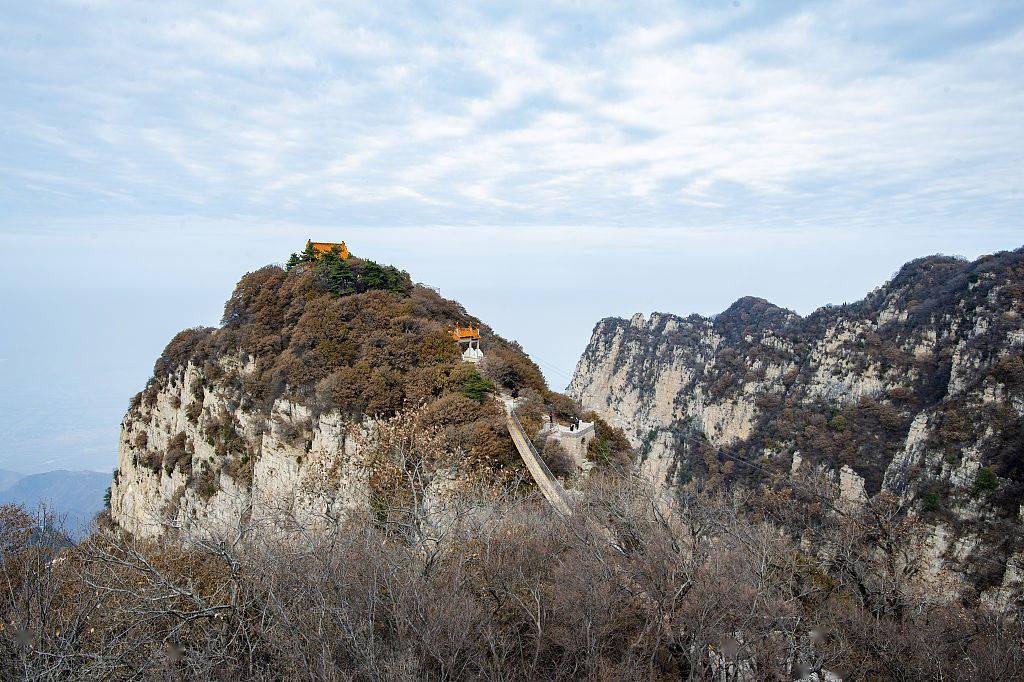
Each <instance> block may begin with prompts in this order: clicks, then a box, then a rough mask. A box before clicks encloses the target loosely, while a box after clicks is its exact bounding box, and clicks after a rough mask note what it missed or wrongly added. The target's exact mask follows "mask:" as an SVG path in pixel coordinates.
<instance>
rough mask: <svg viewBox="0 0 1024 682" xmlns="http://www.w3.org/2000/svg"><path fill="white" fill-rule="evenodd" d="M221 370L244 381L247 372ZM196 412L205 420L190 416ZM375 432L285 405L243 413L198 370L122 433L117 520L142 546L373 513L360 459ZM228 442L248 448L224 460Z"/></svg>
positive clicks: (148, 405) (177, 380) (154, 400)
mask: <svg viewBox="0 0 1024 682" xmlns="http://www.w3.org/2000/svg"><path fill="white" fill-rule="evenodd" d="M221 364H222V365H226V366H227V369H229V370H230V369H232V368H231V367H230V366H231V365H232V364H234V365H235V369H238V370H240V371H243V372H244V368H243V366H242V365H241V363H231V362H230V361H225V360H222V361H221ZM250 367H251V364H250ZM243 376H244V374H243ZM195 404H198V405H201V408H202V409H201V411H197V410H196V409H195V408H192V410H191V411H190V410H189V408H188V407H186V406H189V405H195ZM372 425H373V422H372V421H371V420H365V421H363V422H353V421H352V420H350V419H346V418H344V417H342V416H341V415H340V413H338V412H329V413H326V414H321V415H319V416H317V417H315V418H314V417H313V415H312V412H311V410H310V409H309V408H308V407H305V406H303V405H301V404H298V403H295V402H291V401H289V400H285V399H278V400H276V401H275V402H274V405H273V408H272V410H271V414H270V416H269V418H267V416H266V415H264V414H262V413H260V412H258V411H254V410H251V409H243V408H241V407H240V406H239V400H238V396H237V394H236V393H235V392H233V391H232V390H231V389H230V388H229V387H228V386H227V385H225V384H223V383H220V382H217V381H211V380H210V378H209V377H206V376H204V374H203V372H202V370H200V369H199V368H197V367H196V366H195V365H193V364H191V363H190V364H189V365H187V366H186V367H185V368H184V370H183V371H182V372H181V373H180V374H178V375H175V376H172V377H171V378H170V379H169V380H168V381H167V383H166V385H165V386H163V387H162V388H161V389H160V390H159V391H156V392H155V393H154V394H152V395H151V396H150V397H149V398H148V399H147V400H146V401H145V402H144V403H143V404H142V405H140V407H139V408H138V410H137V411H133V412H130V413H129V415H128V416H127V417H126V419H125V421H124V423H123V424H122V430H121V438H120V444H119V455H118V470H117V474H116V476H115V480H114V484H113V486H112V490H111V516H112V518H113V519H114V521H115V522H117V523H118V524H119V525H120V526H121V527H122V528H123V529H125V530H127V531H129V532H131V533H133V534H135V535H136V536H138V537H157V536H160V535H163V534H164V533H165V532H166V531H167V529H168V528H176V529H180V530H182V531H184V532H185V533H186V534H189V535H196V534H198V535H222V534H225V533H228V532H230V531H231V530H232V529H233V528H237V527H238V525H239V523H240V522H242V521H250V520H251V521H257V522H258V521H260V520H266V521H267V522H268V523H274V524H279V523H281V522H282V520H285V519H287V520H294V521H295V522H297V523H300V524H302V525H303V526H304V527H311V528H315V527H317V526H318V525H323V524H327V523H331V522H333V521H335V520H339V519H340V518H341V517H342V516H343V515H344V514H345V513H346V512H347V511H349V510H351V509H354V508H357V507H359V506H362V507H365V505H366V501H367V495H368V488H367V485H366V472H367V470H366V469H365V467H363V466H361V461H362V460H361V457H360V455H361V452H362V446H363V444H364V442H365V440H366V438H367V434H368V433H369V431H370V428H371V427H372ZM225 432H228V433H227V434H226V433H225ZM224 435H228V438H231V439H234V440H235V441H236V442H237V444H239V445H240V447H238V448H235V449H234V450H233V451H232V452H231V453H225V452H224V451H223V440H222V439H223V437H224ZM175 440H176V441H177V442H175ZM219 445H220V446H221V447H220V448H218V446H219ZM159 452H164V453H175V454H179V457H185V458H188V460H189V464H188V466H181V462H180V460H179V461H178V462H176V463H175V464H176V466H172V467H170V468H169V467H168V464H169V461H168V457H167V456H166V455H165V456H164V457H163V458H162V459H163V461H160V462H157V461H155V460H154V459H153V453H159ZM328 472H329V473H330V475H327V474H328Z"/></svg>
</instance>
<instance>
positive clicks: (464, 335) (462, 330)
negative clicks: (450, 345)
mask: <svg viewBox="0 0 1024 682" xmlns="http://www.w3.org/2000/svg"><path fill="white" fill-rule="evenodd" d="M451 334H452V338H453V339H455V340H456V341H463V340H465V339H474V340H475V339H479V338H480V327H474V326H473V325H469V326H468V327H460V326H459V325H455V328H454V329H452V330H451Z"/></svg>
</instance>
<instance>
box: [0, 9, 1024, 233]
mask: <svg viewBox="0 0 1024 682" xmlns="http://www.w3.org/2000/svg"><path fill="white" fill-rule="evenodd" d="M228 7H229V8H230V9H224V8H219V9H212V8H211V6H208V5H205V4H196V5H194V6H191V7H188V6H185V7H182V6H179V5H164V6H147V7H146V8H141V7H139V6H137V5H135V4H133V3H116V2H112V3H99V4H96V3H93V4H89V5H88V6H86V7H84V8H83V7H75V8H62V7H60V6H59V5H49V4H46V3H43V4H41V5H40V6H39V8H38V9H37V10H36V12H34V13H28V14H26V15H25V16H20V15H19V16H12V17H7V18H5V19H4V23H5V24H8V23H10V24H12V25H13V26H14V29H13V30H12V31H11V35H12V39H11V40H9V41H7V44H6V45H5V46H4V47H2V48H0V67H2V72H3V73H6V74H8V75H7V76H6V77H4V83H5V84H6V86H7V90H8V91H10V92H15V93H20V95H19V96H15V97H11V98H7V99H6V100H5V101H4V102H3V103H2V104H0V114H3V115H4V116H5V118H6V120H8V121H9V122H10V124H9V130H8V132H7V135H6V136H5V138H0V140H2V143H3V144H4V147H5V149H7V151H8V153H6V154H5V156H6V157H7V162H6V163H5V168H6V169H7V170H4V169H0V173H3V177H4V178H5V184H7V185H8V186H9V188H10V189H9V191H8V194H5V195H4V196H5V197H6V198H11V197H13V198H15V199H16V201H15V203H16V204H17V206H18V207H19V210H21V211H23V212H25V213H29V214H31V213H32V212H43V213H54V212H56V213H59V212H61V211H74V210H82V209H81V206H82V205H83V204H89V203H90V202H92V201H93V199H94V198H95V197H96V196H103V197H106V199H104V202H105V203H104V204H103V207H104V210H106V211H108V212H109V211H111V210H116V206H117V204H118V202H124V203H125V210H127V209H128V208H129V207H130V210H132V211H133V212H137V211H140V210H142V211H146V210H152V212H154V213H156V212H161V213H167V212H175V211H178V212H193V211H201V212H204V213H207V214H209V215H211V216H218V215H236V214H250V213H256V214H261V215H266V216H267V217H270V218H285V219H296V220H317V219H320V218H322V217H324V216H338V215H341V216H345V219H346V220H352V221H356V222H360V223H361V224H367V225H372V224H393V223H394V222H396V221H397V222H406V223H408V224H416V223H421V222H442V223H448V224H478V223H492V224H501V223H505V224H524V223H534V224H546V223H551V222H557V223H563V224H567V223H573V222H575V223H586V224H605V225H619V224H623V223H624V222H625V223H628V224H645V225H652V226H665V225H678V226H696V225H700V226H715V225H719V226H723V227H737V226H746V225H756V224H758V223H762V224H766V225H772V226H776V227H777V226H780V225H785V224H790V225H810V224H813V223H815V222H817V223H821V222H822V221H826V220H827V221H832V222H838V223H840V224H845V225H847V226H857V225H860V226H862V227H864V226H868V225H872V224H875V225H878V226H879V227H885V226H893V225H902V224H904V223H907V222H908V221H909V222H913V223H916V224H930V225H933V226H939V227H941V225H942V224H947V225H955V224H960V223H963V222H965V221H971V222H973V223H974V224H977V225H998V224H1006V223H1009V222H1014V221H1016V222H1018V223H1019V220H1020V218H1021V213H1022V210H1021V209H1022V206H1024V196H1022V192H1021V187H1022V185H1024V177H1022V176H1024V170H1022V168H1021V166H1020V164H1019V163H1018V160H1019V158H1020V157H1021V156H1022V153H1024V134H1022V133H1024V123H1022V121H1024V116H1022V114H1024V94H1022V88H1021V77H1020V75H1019V74H1020V73H1021V72H1024V16H1022V12H1021V11H1015V10H1014V9H1013V8H1007V6H1005V5H999V4H986V3H980V4H973V5H971V6H970V7H965V6H962V5H960V4H958V3H954V2H949V3H947V4H945V5H944V6H942V7H936V6H935V5H934V3H918V4H910V5H905V4H901V5H900V6H894V5H892V4H891V3H880V2H879V3H868V2H853V1H852V0H851V1H849V2H847V1H836V2H830V3H821V4H816V5H813V6H811V7H810V8H807V9H803V10H800V11H795V12H789V13H787V12H786V11H783V10H781V9H780V8H779V7H777V6H774V5H759V4H757V3H751V2H744V3H742V4H741V5H740V6H739V7H735V6H733V5H732V4H728V3H726V4H723V5H722V6H720V7H718V8H711V9H708V8H707V7H704V6H702V7H695V6H691V7H686V6H681V7H679V8H676V9H670V8H666V7H664V6H661V5H652V6H649V7H647V6H638V7H637V8H635V11H634V12H631V13H630V14H629V16H626V15H621V16H618V15H616V14H615V10H613V9H611V8H610V6H606V7H602V8H598V9H597V10H595V11H593V12H592V13H590V14H587V15H585V14H584V13H582V12H580V13H577V14H574V10H573V8H572V6H565V7H561V8H560V9H558V14H545V13H543V12H542V11H540V10H527V11H524V12H522V13H520V14H519V15H518V16H516V17H514V18H510V17H508V16H501V17H500V18H499V17H491V16H488V15H486V14H485V13H481V12H478V11H477V10H475V9H474V8H473V7H472V6H453V7H448V8H446V12H447V16H441V13H436V14H432V13H429V12H426V11H423V12H419V11H418V10H417V9H416V8H414V7H410V8H407V10H406V11H404V12H399V11H395V10H390V11H385V10H379V9H376V8H374V7H372V6H364V5H351V6H348V7H334V6H332V5H324V4H319V3H314V2H301V3H281V4H278V5H273V4H270V5H262V6H260V7H259V8H254V7H251V6H248V5H246V6H241V5H236V6H232V5H229V6H228ZM67 11H75V12H78V13H79V14H78V15H77V16H76V17H74V18H75V19H77V21H74V22H71V21H69V22H66V23H65V24H64V26H66V27H67V28H65V29H63V30H64V31H66V32H65V33H59V32H58V33H52V32H51V31H47V33H46V37H45V38H44V39H42V40H40V38H39V31H40V30H42V28H43V27H44V26H48V24H49V23H50V22H49V20H50V19H52V18H53V17H54V16H56V15H58V14H60V13H61V12H67ZM79 174H80V175H83V176H85V177H87V180H86V181H77V182H76V181H72V180H71V178H72V177H74V176H76V175H79ZM55 193H56V194H58V195H60V196H64V197H67V201H66V202H64V203H58V204H56V205H55V204H54V203H53V200H52V196H53V195H54V194H55ZM75 198H78V199H79V201H78V202H77V203H76V202H75V201H74V200H75Z"/></svg>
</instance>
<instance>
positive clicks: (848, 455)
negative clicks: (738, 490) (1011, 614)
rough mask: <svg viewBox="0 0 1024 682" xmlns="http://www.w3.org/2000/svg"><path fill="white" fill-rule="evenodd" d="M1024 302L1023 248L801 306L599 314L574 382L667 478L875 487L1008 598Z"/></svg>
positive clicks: (920, 269) (1022, 391)
mask: <svg viewBox="0 0 1024 682" xmlns="http://www.w3.org/2000/svg"><path fill="white" fill-rule="evenodd" d="M1022 314H1024V250H1018V251H1014V252H1007V253H1000V254H996V255H993V256H986V257H983V258H980V259H979V260H977V261H975V262H966V261H963V260H960V259H955V258H948V257H940V256H935V257H929V258H923V259H920V260H917V261H914V262H911V263H909V264H907V265H906V266H904V267H903V268H902V269H901V270H900V272H899V273H898V274H897V275H896V276H895V277H894V278H893V279H892V280H891V281H890V282H888V283H887V284H885V285H884V286H882V287H880V288H878V289H876V290H875V291H873V292H871V293H870V294H869V295H868V296H867V297H866V298H864V299H863V300H862V301H859V302H857V303H853V304H848V305H843V306H829V307H826V308H822V309H820V310H818V311H816V312H815V313H813V314H811V315H809V316H807V317H800V316H799V315H797V314H795V313H793V312H791V311H788V310H783V309H780V308H778V307H776V306H774V305H772V304H771V303H768V302H767V301H764V300H761V299H756V298H745V299H741V300H739V301H737V302H736V303H735V304H734V305H732V306H731V307H730V308H729V309H728V310H726V311H725V312H723V313H721V314H720V315H717V316H715V317H712V318H705V317H701V316H698V315H691V316H689V317H678V316H676V315H670V314H662V313H655V314H652V315H651V316H650V317H649V318H645V317H644V316H643V315H639V314H638V315H635V316H634V317H633V318H632V319H630V320H624V319H619V318H609V319H605V320H602V321H600V322H599V323H598V324H597V326H596V327H595V329H594V332H593V336H592V338H591V340H590V343H589V345H588V347H587V349H586V350H585V352H584V354H583V356H582V358H581V359H580V361H579V364H578V366H577V368H576V372H575V374H574V377H573V380H572V383H571V385H570V389H569V393H570V395H571V396H573V397H575V398H577V399H579V400H580V401H581V402H582V403H583V406H584V408H585V409H592V410H594V411H595V412H596V413H597V414H599V415H601V416H602V417H604V418H605V419H606V420H608V421H609V422H610V423H611V424H613V425H614V426H618V427H621V428H622V429H623V430H624V431H625V433H626V434H627V436H628V437H629V438H630V440H631V441H632V443H633V444H634V445H635V446H636V447H637V448H638V452H639V453H640V454H639V459H638V462H637V465H638V467H639V469H640V470H641V471H643V472H644V473H645V474H646V475H647V476H649V477H650V478H651V479H653V480H654V481H656V482H657V483H659V484H661V485H665V486H684V485H686V484H688V483H691V482H693V483H694V484H699V483H700V481H701V480H702V478H703V477H704V476H706V475H708V473H709V467H710V468H719V469H721V470H722V471H724V472H725V473H726V474H727V475H729V476H732V477H736V478H747V479H750V480H753V481H757V480H762V479H765V478H767V477H770V476H772V475H773V474H774V472H787V473H792V474H793V475H796V474H797V472H800V471H807V470H808V469H809V468H813V469H818V470H823V471H826V472H831V475H832V477H833V479H834V481H835V484H836V486H837V487H841V488H842V493H843V495H844V496H845V497H847V498H851V499H864V498H866V497H868V496H874V495H878V494H879V493H880V492H881V491H883V490H884V491H886V492H888V493H890V494H892V495H894V496H896V497H897V498H898V499H899V500H900V502H901V503H902V504H903V505H904V506H905V507H906V508H907V509H908V510H909V513H912V514H919V515H921V516H922V517H923V518H924V519H926V520H927V522H928V523H929V524H930V525H931V527H932V528H934V529H935V533H934V544H935V547H936V549H935V553H936V556H937V557H941V558H944V559H946V560H949V561H952V562H953V563H955V564H956V565H957V566H958V567H962V568H964V569H965V573H966V574H968V575H969V576H970V579H971V580H972V581H973V582H974V584H975V586H976V587H978V588H979V589H981V590H988V594H989V596H990V597H991V598H994V599H1002V598H1006V594H1008V593H1007V592H1006V590H1004V591H1003V592H1000V591H999V590H1000V589H1001V588H1006V589H1009V588H1008V587H1007V584H1008V583H1014V584H1016V583H1017V582H1019V580H1018V579H1017V578H1016V577H1015V576H1016V572H1015V569H1013V566H1019V565H1021V563H1022V562H1021V554H1020V549H1021V548H1022V547H1024V544H1022V543H1021V523H1020V522H1021V516H1020V515H1021V507H1020V505H1021V502H1022V491H1024V452H1022V448H1024V430H1022V424H1024V419H1022V418H1024V363H1022V353H1024V317H1022ZM719 473H721V471H720V472H719ZM993 557H995V560H992V558H993ZM1008 557H1012V560H1011V561H1010V568H1009V569H1007V562H1006V560H1007V558H1008ZM1000 586H1001V587H1000Z"/></svg>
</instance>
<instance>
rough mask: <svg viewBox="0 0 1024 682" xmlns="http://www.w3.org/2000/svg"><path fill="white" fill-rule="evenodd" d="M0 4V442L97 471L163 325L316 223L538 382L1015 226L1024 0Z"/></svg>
mask: <svg viewBox="0 0 1024 682" xmlns="http://www.w3.org/2000/svg"><path fill="white" fill-rule="evenodd" d="M782 4H784V5H785V6H784V7H782V6H780V5H782ZM0 26H2V27H3V30H4V34H5V40H4V42H3V44H2V45H0V84H2V87H3V91H4V93H5V96H4V97H3V98H2V99H0V114H2V116H3V120H4V125H3V127H2V129H0V201H2V202H3V206H4V209H5V210H4V213H3V215H2V216H0V245H2V250H3V251H2V252H3V254H4V255H5V258H4V261H5V267H4V268H3V269H2V270H0V314H2V316H3V320H4V321H5V323H4V325H3V329H4V331H3V333H2V334H0V389H2V390H0V410H2V412H3V414H4V415H5V418H4V420H3V421H2V422H0V468H7V469H15V470H19V471H24V472H35V471H43V470H47V469H56V468H72V469H74V468H89V469H98V470H109V469H110V468H112V467H113V465H114V463H115V460H116V439H117V430H118V424H119V421H120V418H121V416H122V415H123V413H124V410H125V408H126V406H127V404H128V400H129V399H130V397H131V395H132V394H134V393H135V392H136V391H138V390H139V389H140V388H141V387H142V386H143V384H144V382H145V380H146V378H147V377H148V375H149V373H150V371H151V368H152V363H153V361H154V360H155V358H156V357H157V355H158V354H159V353H160V350H161V349H162V348H163V346H164V345H165V344H166V342H167V341H168V340H169V338H170V337H171V335H172V334H173V333H174V332H176V331H178V330H179V329H181V328H184V327H189V326H195V325H198V324H216V323H217V321H218V319H219V317H220V309H221V306H222V304H223V301H224V300H225V299H226V298H227V296H228V295H229V294H230V291H231V288H232V286H233V284H234V282H235V281H237V279H238V278H239V276H240V275H241V274H242V273H244V272H245V271H246V270H252V269H254V268H256V267H259V266H261V265H263V264H265V263H268V262H280V261H283V260H284V258H286V257H287V254H288V253H289V252H291V251H295V250H298V249H299V248H301V246H302V245H303V244H304V242H305V240H306V239H307V238H310V237H313V238H318V239H323V240H341V239H344V240H346V241H347V242H348V243H349V245H350V246H351V247H352V249H353V251H355V252H356V253H357V254H360V255H366V256H369V257H371V258H374V259H376V260H379V261H382V262H389V263H394V264H396V265H398V266H400V267H402V268H404V269H407V270H409V271H410V272H411V274H412V275H413V278H414V279H415V280H418V281H422V282H425V283H427V284H430V285H432V286H437V287H439V288H440V290H441V291H442V293H444V294H445V295H447V296H450V297H452V298H455V299H457V300H459V301H460V302H462V303H463V304H464V305H466V307H467V308H468V309H469V310H470V311H471V312H472V313H474V314H476V315H478V316H480V317H481V318H483V319H485V320H487V321H488V322H489V323H491V324H492V325H493V326H494V327H495V328H496V329H497V330H498V331H499V332H500V333H502V334H503V335H505V336H507V337H511V338H515V339H517V340H519V341H520V342H521V343H522V344H523V345H524V347H525V349H526V350H527V351H528V352H529V353H531V355H533V356H534V358H535V359H537V360H538V361H539V362H540V364H541V366H542V368H543V369H544V371H545V373H546V374H547V376H548V379H549V381H550V382H551V384H552V385H553V386H556V387H562V386H564V385H565V384H566V383H567V382H568V374H569V373H571V371H572V368H573V365H574V363H575V361H576V358H577V357H578V356H579V353H580V352H581V351H582V349H583V347H584V346H585V344H586V342H587V339H588V337H589V333H590V330H591V329H592V327H593V325H594V324H595V323H596V322H597V320H599V319H600V318H602V317H606V316H609V315H624V316H628V315H630V314H632V313H634V312H637V311H643V312H651V311H653V310H661V311H666V312H675V313H679V314H687V313H690V312H698V313H702V314H714V313H717V312H719V311H721V310H723V309H724V308H725V307H727V306H728V305H729V304H730V303H731V302H732V301H733V300H735V299H736V298H738V297H740V296H743V295H755V296H760V297H763V298H767V299H769V300H772V301H773V302H774V303H777V304H778V305H782V306H785V307H789V308H792V309H795V310H797V311H798V312H800V313H803V314H806V313H809V312H811V311H812V310H814V309H815V308H817V307H819V306H821V305H824V304H826V303H841V302H844V301H852V300H856V299H859V298H861V297H862V296H863V295H864V294H865V293H867V292H868V291H869V290H870V289H872V288H874V287H875V286H878V285H879V284H881V283H882V282H883V281H885V280H886V279H887V278H888V277H889V276H891V274H892V273H893V272H894V271H895V270H896V269H897V268H898V267H899V266H900V265H902V264H903V263H904V262H906V261H907V260H910V259H912V258H915V257H918V256H922V255H926V254H931V253H939V252H941V253H951V254H960V255H964V256H966V257H970V258H974V257H977V256H978V255H981V254H983V253H988V252H993V251H996V250H1001V249H1010V248H1016V247H1018V246H1020V245H1021V244H1022V243H1024V229H1022V221H1021V219H1022V217H1024V164H1021V162H1020V160H1021V159H1022V158H1024V87H1022V86H1024V77H1022V76H1021V74H1022V73H1024V6H1022V5H1021V4H1020V3H1015V2H992V1H990V2H979V3H975V4H971V5H970V6H965V5H963V3H956V2H910V3H899V4H898V5H897V4H896V3H885V2H820V3H809V2H807V3H804V2H797V3H758V2H750V1H748V0H740V1H738V2H731V1H730V2H691V3H680V4H677V5H670V4H663V3H635V4H633V5H631V7H630V9H629V10H628V11H624V10H620V9H618V8H617V7H616V6H615V4H613V3H598V4H594V5H590V4H588V5H584V4H582V3H575V2H567V3H560V2H554V3H536V4H524V5H519V6H516V7H514V8H510V7H507V6H502V5H491V6H485V7H484V8H479V7H477V6H475V5H474V4H457V3H456V4H453V3H437V4H432V3H426V4H424V3H409V4H407V5H403V6H399V7H391V8H388V9H377V8H374V7H369V6H366V5H365V4H361V3H358V4H357V3H353V4H351V5H350V6H344V5H338V4H331V5H329V6H328V5H327V4H326V3H304V2H288V3H270V4H267V5H264V6H261V7H259V8H254V7H250V6H248V5H247V4H241V3H239V4H228V5H224V6H221V7H218V8H214V7H212V6H210V5H209V4H207V3H173V5H172V4H141V3H127V2H119V1H117V0H110V1H104V0H95V1H82V2H49V1H45V0H44V1H41V2H37V3H31V4H28V5H23V6H18V7H14V6H13V5H11V6H8V7H5V8H2V9H0Z"/></svg>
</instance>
